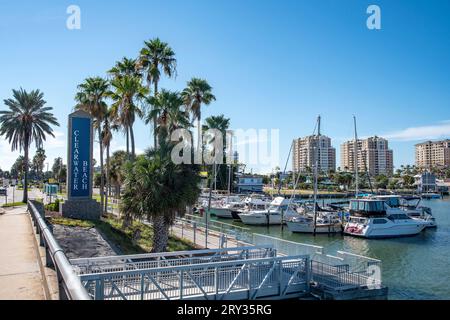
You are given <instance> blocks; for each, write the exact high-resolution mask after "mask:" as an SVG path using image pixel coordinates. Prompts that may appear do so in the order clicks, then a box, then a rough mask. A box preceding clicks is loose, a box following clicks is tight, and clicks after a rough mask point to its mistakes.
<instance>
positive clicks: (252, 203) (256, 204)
mask: <svg viewBox="0 0 450 320" xmlns="http://www.w3.org/2000/svg"><path fill="white" fill-rule="evenodd" d="M270 203H271V200H270V199H266V198H263V197H261V196H260V195H251V196H248V197H246V198H245V199H244V201H242V202H241V203H240V204H239V205H235V206H234V207H233V210H231V215H232V216H233V219H235V220H239V221H240V220H241V218H240V217H239V214H241V213H248V212H250V211H261V210H265V211H267V209H268V208H269V206H270Z"/></svg>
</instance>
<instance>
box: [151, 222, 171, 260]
mask: <svg viewBox="0 0 450 320" xmlns="http://www.w3.org/2000/svg"><path fill="white" fill-rule="evenodd" d="M152 222H153V247H152V251H151V252H166V251H167V243H168V242H169V224H168V223H167V222H166V221H165V219H164V215H162V214H161V215H158V216H156V217H154V218H153V219H152Z"/></svg>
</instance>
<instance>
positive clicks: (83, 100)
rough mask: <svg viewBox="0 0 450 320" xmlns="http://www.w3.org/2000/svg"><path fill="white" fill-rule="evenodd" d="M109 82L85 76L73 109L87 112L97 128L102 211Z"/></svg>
mask: <svg viewBox="0 0 450 320" xmlns="http://www.w3.org/2000/svg"><path fill="white" fill-rule="evenodd" d="M108 88H109V83H108V81H107V80H105V79H103V78H101V77H93V78H87V79H86V80H85V81H84V82H83V83H82V84H80V85H79V86H78V93H77V94H76V96H75V100H76V102H77V105H76V106H75V109H77V110H83V111H86V112H87V113H89V114H90V115H91V116H92V117H93V119H94V128H95V129H96V130H97V134H98V143H99V146H100V171H101V173H100V204H101V208H102V211H103V207H104V203H105V202H104V192H105V179H104V176H103V165H104V163H103V139H102V123H103V121H104V119H105V116H106V114H107V110H108V105H107V104H106V102H105V100H106V98H107V93H108Z"/></svg>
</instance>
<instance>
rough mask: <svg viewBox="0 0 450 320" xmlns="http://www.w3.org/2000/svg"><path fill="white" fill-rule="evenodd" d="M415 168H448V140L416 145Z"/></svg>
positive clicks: (449, 147) (449, 149) (449, 162)
mask: <svg viewBox="0 0 450 320" xmlns="http://www.w3.org/2000/svg"><path fill="white" fill-rule="evenodd" d="M416 166H418V167H420V168H430V167H449V166H450V140H449V139H447V140H443V141H434V142H433V141H426V142H423V143H419V144H416Z"/></svg>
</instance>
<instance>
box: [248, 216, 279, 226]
mask: <svg viewBox="0 0 450 320" xmlns="http://www.w3.org/2000/svg"><path fill="white" fill-rule="evenodd" d="M239 218H240V219H241V221H242V223H244V224H248V225H255V226H257V225H259V226H261V225H280V224H281V215H278V214H277V215H274V214H270V215H269V219H267V215H265V214H258V215H255V214H239Z"/></svg>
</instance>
